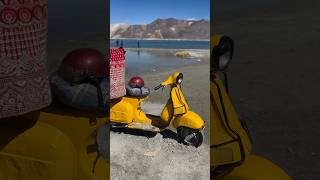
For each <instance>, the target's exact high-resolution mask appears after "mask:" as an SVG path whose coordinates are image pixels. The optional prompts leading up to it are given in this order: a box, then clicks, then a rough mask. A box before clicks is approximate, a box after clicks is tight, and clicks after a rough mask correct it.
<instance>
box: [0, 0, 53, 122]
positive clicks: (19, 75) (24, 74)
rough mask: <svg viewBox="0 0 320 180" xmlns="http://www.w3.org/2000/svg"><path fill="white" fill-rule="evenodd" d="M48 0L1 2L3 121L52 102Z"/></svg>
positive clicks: (0, 100)
mask: <svg viewBox="0 0 320 180" xmlns="http://www.w3.org/2000/svg"><path fill="white" fill-rule="evenodd" d="M47 15H48V12H47V0H0V118H4V117H9V116H17V115H20V114H24V113H27V112H30V111H33V110H38V109H40V108H43V107H45V106H47V105H49V104H50V103H51V94H50V87H49V81H48V79H47V72H46V67H45V60H46V45H47V44H46V43H47V22H48V21H47Z"/></svg>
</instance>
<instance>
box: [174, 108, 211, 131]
mask: <svg viewBox="0 0 320 180" xmlns="http://www.w3.org/2000/svg"><path fill="white" fill-rule="evenodd" d="M204 125H205V122H204V120H203V119H202V118H201V117H200V116H199V115H198V114H197V113H195V112H192V111H188V112H187V113H186V114H184V115H182V116H179V117H176V118H175V119H174V120H173V127H175V128H178V127H180V126H184V127H188V128H192V129H202V128H203V127H204Z"/></svg>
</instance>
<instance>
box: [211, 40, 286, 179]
mask: <svg viewBox="0 0 320 180" xmlns="http://www.w3.org/2000/svg"><path fill="white" fill-rule="evenodd" d="M233 48H234V45H233V40H232V39H231V38H229V37H227V36H221V35H216V36H213V37H212V38H211V50H212V51H211V77H210V79H211V80H210V81H211V82H210V104H211V107H210V111H211V124H210V128H211V135H210V136H211V139H210V144H211V146H210V156H211V159H210V164H211V179H222V180H229V179H230V180H234V179H237V180H271V179H272V180H290V179H291V178H290V177H289V176H288V175H287V174H286V173H285V172H284V171H283V170H282V169H281V168H280V167H278V166H277V165H275V164H273V163H272V162H271V161H269V160H267V159H265V158H263V157H260V156H256V155H253V154H252V153H251V147H252V145H251V143H252V142H251V139H250V135H249V132H248V128H247V126H246V123H245V122H244V121H243V120H241V119H239V117H238V115H237V113H236V112H235V110H234V107H233V105H232V103H231V100H230V98H229V96H228V92H227V78H226V75H227V74H226V69H227V67H228V65H229V64H230V61H231V59H232V56H233ZM221 75H222V76H224V82H223V81H222V80H221V79H220V78H219V77H221Z"/></svg>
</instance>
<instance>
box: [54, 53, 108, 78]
mask: <svg viewBox="0 0 320 180" xmlns="http://www.w3.org/2000/svg"><path fill="white" fill-rule="evenodd" d="M58 74H59V75H60V76H61V77H62V78H63V79H65V80H66V81H68V82H71V83H75V82H80V81H85V80H87V79H88V78H105V77H107V76H108V75H109V72H108V66H107V61H106V57H105V56H104V55H103V54H102V53H101V52H100V51H98V50H96V49H91V48H80V49H76V50H73V51H71V52H70V53H68V54H67V55H66V56H65V57H64V59H63V60H62V62H61V64H60V67H59V70H58Z"/></svg>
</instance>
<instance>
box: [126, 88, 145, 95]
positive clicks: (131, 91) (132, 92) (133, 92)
mask: <svg viewBox="0 0 320 180" xmlns="http://www.w3.org/2000/svg"><path fill="white" fill-rule="evenodd" d="M126 90H127V95H130V96H133V97H146V96H148V95H149V94H150V89H149V88H148V87H141V88H138V87H136V88H132V87H127V88H126Z"/></svg>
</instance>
